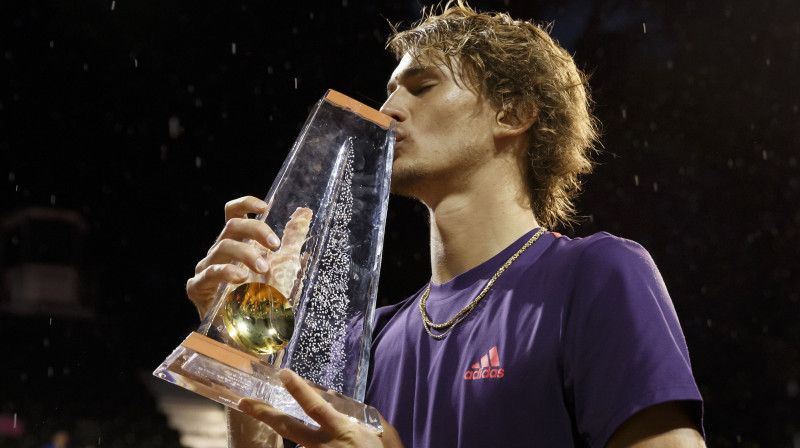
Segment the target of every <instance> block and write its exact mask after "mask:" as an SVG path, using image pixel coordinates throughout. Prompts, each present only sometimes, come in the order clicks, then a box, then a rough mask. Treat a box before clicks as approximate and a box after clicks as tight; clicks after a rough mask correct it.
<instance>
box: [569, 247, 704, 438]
mask: <svg viewBox="0 0 800 448" xmlns="http://www.w3.org/2000/svg"><path fill="white" fill-rule="evenodd" d="M572 278H573V279H574V280H573V281H574V283H573V287H572V295H571V297H570V302H569V304H568V305H567V308H566V310H565V314H564V320H563V325H564V326H563V362H564V364H563V365H564V382H565V384H564V386H565V393H566V395H565V399H566V400H567V403H568V405H570V406H571V407H572V408H573V409H572V410H573V413H574V414H573V415H574V416H575V425H576V431H577V432H578V435H579V436H580V437H581V438H582V439H583V440H584V441H585V442H586V444H587V445H588V446H590V447H603V446H605V444H606V443H607V441H608V439H609V438H610V437H611V435H612V434H613V433H614V431H615V430H616V429H617V428H618V427H619V426H620V425H621V424H622V423H623V422H624V421H625V420H627V419H628V418H630V417H631V416H633V415H634V414H635V413H637V412H639V411H641V410H643V409H645V408H647V407H649V406H653V405H656V404H659V403H664V402H668V401H674V400H691V401H693V402H694V403H693V406H695V408H696V409H695V413H696V415H697V418H698V419H699V418H700V415H701V413H702V410H701V407H702V404H701V401H700V400H701V397H700V393H699V391H698V389H697V385H696V383H695V381H694V378H693V376H692V371H691V365H690V362H689V353H688V349H687V347H686V342H685V340H684V337H683V333H682V331H681V328H680V324H679V322H678V318H677V316H676V314H675V309H674V307H673V305H672V301H671V300H670V298H669V295H668V293H667V290H666V287H665V285H664V281H663V280H662V278H661V275H660V274H659V272H658V270H657V269H656V266H655V264H654V263H653V260H652V258H651V257H650V255H649V254H648V253H647V251H645V250H644V249H643V248H642V247H641V246H639V245H638V244H636V243H634V242H632V241H628V240H623V239H620V238H616V237H612V236H607V237H602V238H599V239H597V240H595V241H593V242H591V243H590V244H588V245H587V246H586V248H585V250H584V251H583V252H582V253H581V255H580V256H579V257H578V261H577V262H576V264H575V271H574V275H573V276H572ZM697 424H698V429H700V422H699V421H698V422H697Z"/></svg>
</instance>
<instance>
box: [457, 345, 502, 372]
mask: <svg viewBox="0 0 800 448" xmlns="http://www.w3.org/2000/svg"><path fill="white" fill-rule="evenodd" d="M503 375H504V370H503V369H501V368H500V358H499V357H498V356H497V346H496V345H495V346H494V347H492V348H491V349H490V350H489V353H488V354H487V355H483V356H482V357H481V361H480V362H476V363H475V364H473V365H472V366H470V368H469V369H468V370H467V371H466V372H464V379H465V380H485V379H497V378H502V377H503Z"/></svg>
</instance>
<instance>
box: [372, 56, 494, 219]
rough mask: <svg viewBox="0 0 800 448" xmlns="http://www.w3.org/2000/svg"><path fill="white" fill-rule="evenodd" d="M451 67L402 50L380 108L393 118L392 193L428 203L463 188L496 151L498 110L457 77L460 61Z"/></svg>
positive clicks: (459, 72) (459, 73) (467, 83)
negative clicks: (495, 135) (401, 55)
mask: <svg viewBox="0 0 800 448" xmlns="http://www.w3.org/2000/svg"><path fill="white" fill-rule="evenodd" d="M452 66H453V71H452V72H451V71H450V70H449V69H448V68H447V66H445V65H442V64H439V63H436V62H433V61H432V59H430V58H425V57H422V58H417V59H415V58H413V57H412V56H411V55H409V54H406V55H405V56H404V57H403V59H402V60H401V61H400V63H399V64H398V66H397V68H396V69H395V70H394V72H393V73H392V76H391V78H390V80H389V84H388V85H387V90H388V94H389V98H388V99H387V100H386V102H385V103H384V105H383V107H382V108H381V111H382V112H383V113H385V114H387V115H389V116H391V117H393V118H394V119H395V120H397V134H396V136H397V140H396V144H395V156H394V164H393V168H392V192H393V193H396V194H401V195H407V196H413V197H416V198H419V199H421V200H423V201H424V202H426V203H427V204H428V205H429V206H431V205H433V204H431V203H430V202H429V201H437V200H439V199H441V197H443V195H446V194H451V193H453V192H456V191H458V190H460V189H464V188H466V187H467V186H468V185H469V179H470V175H471V174H472V173H473V172H474V171H475V170H478V169H480V167H481V165H482V162H483V161H484V160H485V158H486V157H490V156H491V155H492V153H493V149H494V139H493V129H494V127H493V125H494V123H495V117H496V111H495V110H494V108H492V107H491V106H490V105H489V103H488V101H487V100H486V96H485V95H484V96H481V95H479V93H478V90H477V89H475V88H471V85H470V83H469V82H468V81H467V80H466V79H463V78H462V77H461V64H460V62H459V61H458V60H454V61H453V64H452Z"/></svg>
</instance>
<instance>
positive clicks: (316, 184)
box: [153, 90, 394, 433]
mask: <svg viewBox="0 0 800 448" xmlns="http://www.w3.org/2000/svg"><path fill="white" fill-rule="evenodd" d="M393 150H394V121H393V120H392V119H391V118H390V117H388V116H387V115H384V114H382V113H380V112H378V111H376V110H374V109H372V108H370V107H368V106H366V105H364V104H361V103H359V102H357V101H355V100H353V99H351V98H348V97H346V96H345V95H342V94H341V93H338V92H335V91H333V90H329V91H328V92H327V93H326V94H325V95H324V96H323V97H322V99H320V100H319V102H317V104H316V106H315V107H314V108H313V110H312V111H311V113H310V115H309V117H308V119H307V120H306V123H305V125H304V126H303V128H302V130H301V132H300V134H299V135H298V137H297V140H296V141H295V144H294V146H293V147H292V150H291V152H290V153H289V155H288V157H287V158H286V160H285V161H284V163H283V166H282V167H281V170H280V172H279V173H278V176H277V178H276V179H275V181H274V182H273V184H272V187H271V188H270V190H269V193H268V194H267V196H266V199H265V201H266V202H267V204H268V209H267V211H266V212H264V213H263V214H261V215H259V216H257V217H256V219H260V220H262V221H264V222H266V223H267V224H268V225H269V226H270V227H271V228H272V230H273V231H275V233H276V234H277V235H279V236H280V237H281V245H280V248H279V249H277V250H275V251H269V253H268V255H267V262H268V264H269V270H268V271H267V272H266V273H265V274H259V273H256V272H252V271H251V272H250V274H249V276H248V279H247V280H246V281H245V282H244V283H241V284H227V283H226V284H222V285H221V286H220V288H219V291H218V292H217V295H216V298H215V301H214V304H213V306H212V307H211V309H210V311H209V312H208V313H207V314H206V316H204V318H203V320H202V322H201V324H200V327H199V328H198V329H197V330H196V331H195V332H192V333H191V334H189V336H188V337H187V338H186V339H185V340H184V341H183V343H181V344H180V345H179V346H178V347H177V348H176V349H175V350H174V351H173V352H172V354H171V355H170V356H169V357H167V359H166V360H165V361H164V362H163V363H162V364H161V365H160V366H159V367H158V368H157V369H156V370H155V371H154V372H153V374H154V375H155V376H157V377H159V378H162V379H164V380H166V381H169V382H171V383H174V384H177V385H179V386H181V387H184V388H186V389H188V390H191V391H193V392H195V393H198V394H200V395H203V396H205V397H207V398H210V399H212V400H215V401H217V402H219V403H222V404H223V405H225V406H229V407H231V408H234V409H236V408H237V403H238V402H239V400H240V399H241V398H245V397H247V398H255V399H258V400H262V401H264V402H267V403H269V404H270V405H271V406H273V407H274V408H276V409H278V410H280V411H282V412H283V413H285V414H287V415H290V416H292V417H294V418H296V419H298V420H300V421H302V422H304V423H305V424H306V425H308V426H310V427H318V426H319V425H317V423H316V422H314V420H312V419H311V418H309V417H308V416H307V415H306V414H305V412H304V411H303V410H302V409H301V408H300V406H299V405H298V404H297V402H296V401H295V400H294V398H293V397H292V396H291V395H290V394H289V393H288V392H287V391H286V390H285V389H284V388H283V383H282V382H281V381H280V379H279V378H278V369H279V368H280V367H286V368H290V369H292V370H294V371H295V372H297V373H298V374H299V375H300V376H301V377H303V378H304V379H305V380H306V381H308V382H309V383H311V384H312V386H313V387H314V388H315V389H316V390H317V391H319V392H320V395H321V396H322V397H324V398H325V400H326V401H328V402H329V403H331V404H332V405H333V407H334V408H335V409H337V410H338V411H340V412H342V413H344V414H346V415H347V416H349V417H350V418H351V419H352V420H354V421H357V422H358V423H360V424H363V425H365V426H366V427H367V428H369V429H371V430H372V431H374V432H376V433H381V432H382V428H381V424H380V420H379V418H378V413H377V411H376V410H375V409H374V408H372V407H370V406H367V405H365V404H363V403H361V401H362V400H363V399H364V393H365V390H366V380H367V372H368V370H369V369H368V363H369V354H370V344H371V336H372V324H373V317H374V312H375V299H376V294H377V289H378V274H379V270H380V265H381V254H382V246H383V236H384V229H385V225H386V208H387V205H388V199H389V180H390V175H391V169H392V159H393ZM250 244H254V245H255V244H257V243H256V242H252V241H251V242H250ZM241 267H242V268H245V269H247V267H246V266H244V265H241Z"/></svg>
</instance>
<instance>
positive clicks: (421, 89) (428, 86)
mask: <svg viewBox="0 0 800 448" xmlns="http://www.w3.org/2000/svg"><path fill="white" fill-rule="evenodd" d="M434 85H435V84H425V85H423V86H419V87H417V88H416V89H415V90H414V95H420V94H423V93H425V92H427V91H428V90H430V89H431V88H433V86H434Z"/></svg>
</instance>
